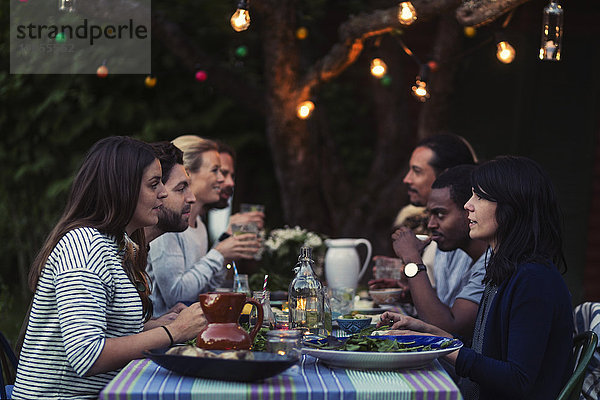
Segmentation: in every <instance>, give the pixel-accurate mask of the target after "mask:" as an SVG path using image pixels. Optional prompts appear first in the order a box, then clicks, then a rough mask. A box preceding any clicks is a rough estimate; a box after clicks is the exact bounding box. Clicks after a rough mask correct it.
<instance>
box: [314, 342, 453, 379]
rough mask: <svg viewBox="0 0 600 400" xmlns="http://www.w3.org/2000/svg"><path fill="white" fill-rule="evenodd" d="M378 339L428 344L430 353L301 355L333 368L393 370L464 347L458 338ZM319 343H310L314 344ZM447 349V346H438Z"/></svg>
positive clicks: (421, 364)
mask: <svg viewBox="0 0 600 400" xmlns="http://www.w3.org/2000/svg"><path fill="white" fill-rule="evenodd" d="M377 337H378V338H384V339H393V340H397V341H399V342H402V343H407V342H415V344H416V345H425V346H426V345H431V347H432V350H425V351H407V352H389V353H388V352H385V353H384V352H362V351H341V350H321V349H317V348H312V347H304V348H303V349H302V353H303V354H308V355H311V356H313V357H316V358H318V359H319V360H321V361H323V362H324V363H325V364H327V365H330V366H333V367H342V368H351V369H374V370H394V369H401V368H422V367H424V366H426V365H428V364H430V363H431V362H432V361H433V360H435V359H437V358H438V357H441V356H443V355H445V354H448V353H451V352H453V351H456V350H458V349H460V348H461V347H462V346H463V344H462V342H461V341H460V340H458V339H450V338H446V337H440V336H417V335H406V336H377ZM317 341H318V340H311V341H309V342H312V343H313V344H314V343H316V342H317ZM441 346H446V347H441Z"/></svg>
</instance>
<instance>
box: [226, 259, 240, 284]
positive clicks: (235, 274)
mask: <svg viewBox="0 0 600 400" xmlns="http://www.w3.org/2000/svg"><path fill="white" fill-rule="evenodd" d="M231 266H233V282H234V289H235V286H236V284H237V287H238V288H239V287H240V276H239V275H238V270H237V267H236V266H235V261H232V262H231V264H227V269H229V268H231Z"/></svg>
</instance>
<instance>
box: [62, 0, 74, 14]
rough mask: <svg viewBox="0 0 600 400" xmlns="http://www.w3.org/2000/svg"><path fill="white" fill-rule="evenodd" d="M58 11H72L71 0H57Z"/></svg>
mask: <svg viewBox="0 0 600 400" xmlns="http://www.w3.org/2000/svg"><path fill="white" fill-rule="evenodd" d="M58 11H64V12H73V11H75V6H74V4H73V0H58Z"/></svg>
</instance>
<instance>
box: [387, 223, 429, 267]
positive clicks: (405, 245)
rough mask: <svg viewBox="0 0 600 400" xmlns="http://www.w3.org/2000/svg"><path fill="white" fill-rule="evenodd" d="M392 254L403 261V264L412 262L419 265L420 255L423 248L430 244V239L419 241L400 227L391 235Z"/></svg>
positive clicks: (408, 230) (411, 232)
mask: <svg viewBox="0 0 600 400" xmlns="http://www.w3.org/2000/svg"><path fill="white" fill-rule="evenodd" d="M392 240H393V241H394V242H393V246H394V253H396V255H397V256H398V257H400V258H401V259H402V261H404V263H405V264H408V263H411V262H414V263H421V262H423V260H422V259H421V253H422V252H423V248H424V247H425V246H427V245H428V244H429V242H431V239H428V240H425V241H422V240H419V239H418V238H417V237H416V236H415V234H414V233H413V231H411V230H410V229H408V228H406V227H401V228H400V229H398V230H396V232H394V233H393V234H392Z"/></svg>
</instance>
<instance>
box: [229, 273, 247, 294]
mask: <svg viewBox="0 0 600 400" xmlns="http://www.w3.org/2000/svg"><path fill="white" fill-rule="evenodd" d="M233 291H234V292H242V293H246V296H252V291H251V290H250V285H249V284H248V275H247V274H239V275H238V276H237V278H236V277H235V276H234V277H233Z"/></svg>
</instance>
